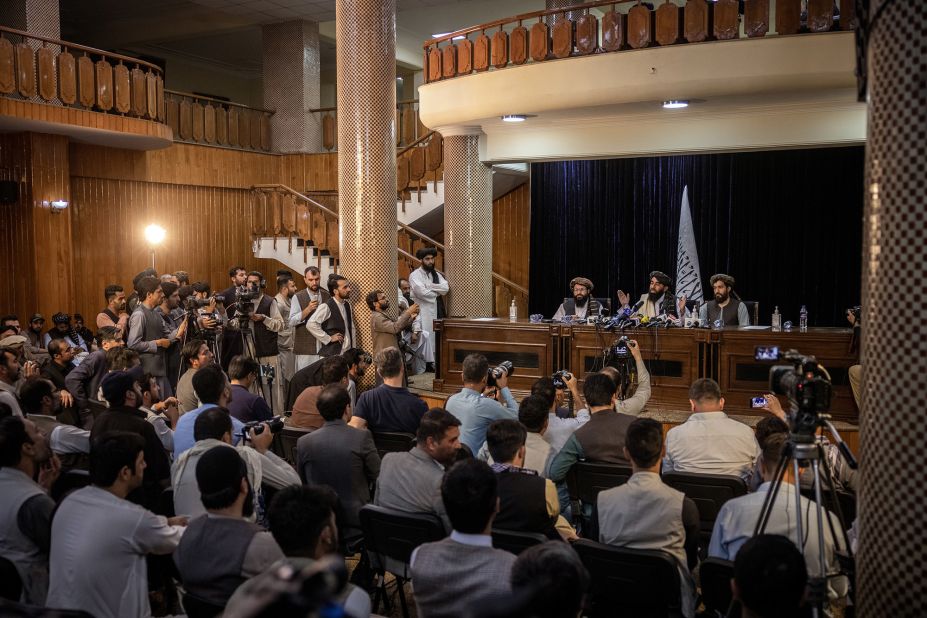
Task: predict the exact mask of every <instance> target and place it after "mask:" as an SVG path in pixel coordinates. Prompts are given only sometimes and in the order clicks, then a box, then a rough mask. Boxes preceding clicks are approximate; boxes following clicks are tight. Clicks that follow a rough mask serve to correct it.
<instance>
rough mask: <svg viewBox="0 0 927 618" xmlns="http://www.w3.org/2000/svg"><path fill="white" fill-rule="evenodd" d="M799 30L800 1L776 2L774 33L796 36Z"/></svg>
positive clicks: (780, 0)
mask: <svg viewBox="0 0 927 618" xmlns="http://www.w3.org/2000/svg"><path fill="white" fill-rule="evenodd" d="M748 4H749V3H748ZM800 29H801V0H777V1H776V32H777V33H778V34H798V31H799V30H800Z"/></svg>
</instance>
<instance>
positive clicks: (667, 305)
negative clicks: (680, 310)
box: [618, 270, 678, 319]
mask: <svg viewBox="0 0 927 618" xmlns="http://www.w3.org/2000/svg"><path fill="white" fill-rule="evenodd" d="M672 285H673V280H672V279H670V278H669V275H667V274H666V273H663V272H660V271H659V270H655V271H653V272H652V273H650V288H649V291H648V293H647V294H641V297H640V300H638V301H637V303H635V305H634V307H632V308H631V310H632V311H633V312H634V314H635V315H642V316H645V317H648V318H651V319H652V318H655V317H657V316H659V315H663V314H664V313H665V314H667V315H672V316H674V317H676V316H677V315H678V314H677V309H676V303H675V302H673V293H672V292H671V291H670V286H672ZM630 300H631V298H630V296H628V294H627V293H626V292H624V291H623V290H618V302H619V303H621V308H622V309H626V308H628V302H629V301H630Z"/></svg>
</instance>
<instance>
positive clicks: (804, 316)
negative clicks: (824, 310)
mask: <svg viewBox="0 0 927 618" xmlns="http://www.w3.org/2000/svg"><path fill="white" fill-rule="evenodd" d="M798 332H800V333H806V332H808V309H807V307H805V306H804V305H802V306H801V311H799V312H798Z"/></svg>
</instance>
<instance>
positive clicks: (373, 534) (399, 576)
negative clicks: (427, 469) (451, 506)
mask: <svg viewBox="0 0 927 618" xmlns="http://www.w3.org/2000/svg"><path fill="white" fill-rule="evenodd" d="M360 521H361V529H362V530H363V531H364V541H365V546H366V547H365V549H366V551H367V553H368V556H369V558H370V565H371V568H373V569H374V571H375V572H377V573H378V574H379V575H380V585H379V586H378V587H377V591H376V593H375V594H374V597H373V612H374V613H376V611H377V608H378V606H379V603H380V598H381V597H382V598H383V599H384V602H385V603H387V604H388V603H389V600H388V597H387V595H386V581H385V578H384V577H383V576H384V575H385V573H386V572H387V571H389V572H390V573H392V574H393V575H394V576H395V578H396V586H397V589H398V593H399V603H400V605H401V606H402V615H403V617H404V618H408V616H409V609H408V606H407V603H406V597H405V593H404V591H403V587H404V586H405V583H406V581H408V579H409V561H410V560H411V559H412V552H413V551H414V550H415V548H416V547H418V546H419V545H422V544H424V543H430V542H432V541H440V540H441V539H443V538H444V537H445V536H446V535H445V533H444V524H443V523H441V520H440V519H438V518H437V517H436V516H434V515H431V514H428V513H402V512H400V511H394V510H391V509H386V508H383V507H381V506H375V505H373V504H368V505H366V506H364V507H363V508H362V509H361V510H360Z"/></svg>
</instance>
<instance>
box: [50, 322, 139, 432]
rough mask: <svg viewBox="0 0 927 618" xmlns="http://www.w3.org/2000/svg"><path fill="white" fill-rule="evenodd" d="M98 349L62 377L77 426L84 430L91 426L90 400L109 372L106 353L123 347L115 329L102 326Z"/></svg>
mask: <svg viewBox="0 0 927 618" xmlns="http://www.w3.org/2000/svg"><path fill="white" fill-rule="evenodd" d="M97 339H98V340H99V344H100V349H99V350H97V351H95V352H91V353H90V354H89V355H88V356H87V358H85V359H84V360H83V361H82V362H81V364H80V365H78V366H77V367H75V368H74V369H73V370H72V371H70V372H69V373H68V375H66V376H65V377H64V385H65V387H66V388H67V391H68V392H69V393H70V394H71V395H72V396H73V397H74V404H75V407H76V408H77V413H78V416H79V419H80V420H79V422H78V425H79V426H80V427H83V428H84V429H90V428H91V427H92V426H93V413H92V412H91V410H90V400H91V399H96V398H97V391H98V389H99V387H100V382H101V381H102V380H103V376H105V375H106V372H107V371H108V370H109V367H107V353H108V352H109V351H110V350H112V349H113V348H121V347H123V346H124V345H125V343H124V342H123V340H122V337H118V336H116V329H115V328H114V327H112V326H104V327H103V328H101V329H100V332H99V333H97Z"/></svg>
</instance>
